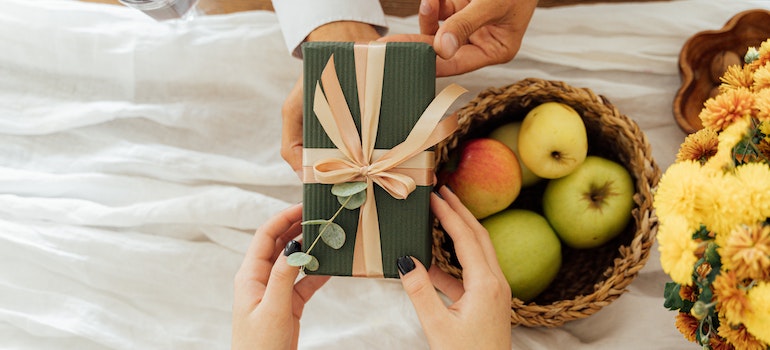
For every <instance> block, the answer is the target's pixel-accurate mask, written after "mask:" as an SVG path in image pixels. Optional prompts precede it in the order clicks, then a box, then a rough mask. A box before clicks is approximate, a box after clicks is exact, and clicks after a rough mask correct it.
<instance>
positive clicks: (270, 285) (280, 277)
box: [260, 254, 299, 312]
mask: <svg viewBox="0 0 770 350" xmlns="http://www.w3.org/2000/svg"><path fill="white" fill-rule="evenodd" d="M298 275H299V268H298V267H296V266H291V265H289V264H287V263H286V256H285V255H283V254H281V256H279V257H278V260H276V261H275V265H273V268H272V270H270V280H269V281H268V282H267V287H266V288H265V295H264V297H263V298H262V303H261V304H260V305H269V306H268V307H269V308H274V310H279V311H280V310H286V312H288V310H291V309H293V307H294V306H293V303H292V299H293V294H294V293H293V290H294V281H295V280H296V279H297V276H298Z"/></svg>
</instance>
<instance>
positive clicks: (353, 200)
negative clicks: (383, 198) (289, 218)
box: [286, 182, 367, 271]
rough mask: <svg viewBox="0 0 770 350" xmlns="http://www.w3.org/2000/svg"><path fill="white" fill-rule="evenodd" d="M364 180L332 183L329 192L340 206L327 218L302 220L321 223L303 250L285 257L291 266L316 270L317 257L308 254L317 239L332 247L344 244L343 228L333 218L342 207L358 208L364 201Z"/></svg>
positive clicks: (310, 223)
mask: <svg viewBox="0 0 770 350" xmlns="http://www.w3.org/2000/svg"><path fill="white" fill-rule="evenodd" d="M366 187H367V185H366V182H344V183H339V184H334V185H333V186H332V189H331V193H332V194H333V195H334V196H336V197H337V201H338V202H339V203H340V208H339V209H337V211H336V212H335V213H334V215H332V217H331V218H329V219H313V220H307V221H303V222H302V225H303V226H304V225H321V229H320V231H319V232H318V236H317V237H316V238H315V240H314V241H313V243H312V244H311V245H310V247H308V249H307V251H305V252H296V253H293V254H291V255H289V257H288V258H287V259H286V262H287V263H288V264H289V265H291V266H301V267H302V268H304V269H308V270H310V271H315V270H318V267H319V266H320V265H319V263H318V259H316V257H315V256H313V255H311V254H310V251H312V250H313V248H314V247H315V245H316V244H317V243H318V241H319V240H321V241H323V242H324V243H325V244H326V245H327V246H329V247H331V248H332V249H340V248H342V246H343V245H344V244H345V238H346V234H345V229H343V228H342V226H340V225H338V224H336V223H335V222H334V219H336V218H337V216H338V215H339V214H340V213H341V212H342V209H348V210H354V209H358V208H360V207H361V206H362V205H363V204H364V202H366Z"/></svg>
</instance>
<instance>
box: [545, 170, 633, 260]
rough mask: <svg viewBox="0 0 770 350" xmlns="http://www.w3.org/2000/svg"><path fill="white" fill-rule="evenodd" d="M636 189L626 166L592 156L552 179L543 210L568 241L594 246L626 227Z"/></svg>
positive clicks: (604, 241)
mask: <svg viewBox="0 0 770 350" xmlns="http://www.w3.org/2000/svg"><path fill="white" fill-rule="evenodd" d="M635 192H636V190H635V187H634V181H633V179H632V178H631V174H630V173H629V172H628V170H626V168H624V167H623V166H622V165H620V164H618V163H615V162H613V161H611V160H609V159H605V158H600V157H597V156H588V157H587V158H586V160H585V161H584V162H583V164H581V165H580V166H579V167H578V168H577V169H575V171H573V172H572V173H570V174H569V175H567V176H564V177H562V178H559V179H554V180H550V181H549V182H548V185H547V186H546V188H545V192H544V193H543V213H544V214H545V217H546V218H547V219H548V222H549V223H550V224H551V226H552V227H553V229H554V230H555V231H556V234H557V235H558V236H559V238H561V240H562V241H563V242H564V244H566V245H568V246H570V247H573V248H577V249H584V248H594V247H598V246H600V245H602V244H604V243H606V242H607V241H609V240H611V239H612V238H614V237H615V236H617V235H618V234H620V233H621V232H623V230H624V229H625V228H626V225H628V222H629V220H631V210H632V209H633V207H634V193H635Z"/></svg>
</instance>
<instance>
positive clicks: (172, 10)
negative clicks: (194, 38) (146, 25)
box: [118, 0, 200, 21]
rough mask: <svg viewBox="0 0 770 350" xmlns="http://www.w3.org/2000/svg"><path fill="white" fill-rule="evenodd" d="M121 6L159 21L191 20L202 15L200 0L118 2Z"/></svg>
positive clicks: (131, 0)
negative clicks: (199, 5) (199, 8)
mask: <svg viewBox="0 0 770 350" xmlns="http://www.w3.org/2000/svg"><path fill="white" fill-rule="evenodd" d="M118 1H120V3H121V4H123V5H126V6H128V7H130V8H133V9H137V10H139V11H142V12H144V14H146V15H148V16H150V17H152V18H154V19H155V20H157V21H165V20H170V19H183V20H190V19H193V18H194V17H195V16H196V15H199V14H200V13H199V12H198V10H197V8H196V7H197V4H198V0H118Z"/></svg>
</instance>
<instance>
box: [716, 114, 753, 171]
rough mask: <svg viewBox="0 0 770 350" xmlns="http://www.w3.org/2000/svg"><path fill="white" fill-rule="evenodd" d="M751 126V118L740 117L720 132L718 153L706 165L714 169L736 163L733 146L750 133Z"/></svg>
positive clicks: (731, 165) (729, 166) (728, 166)
mask: <svg viewBox="0 0 770 350" xmlns="http://www.w3.org/2000/svg"><path fill="white" fill-rule="evenodd" d="M750 126H751V120H749V119H740V120H737V121H736V122H735V123H733V124H732V125H730V126H729V127H727V129H725V130H723V131H722V132H720V133H719V136H718V139H719V143H718V145H717V154H715V155H714V156H713V157H711V158H710V159H709V160H708V162H706V164H705V165H706V166H707V167H709V168H712V169H724V168H732V167H733V166H734V165H735V162H734V161H733V148H734V147H735V145H737V144H738V142H740V141H741V140H742V139H743V137H744V136H745V135H746V133H748V131H749V127H750Z"/></svg>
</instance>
